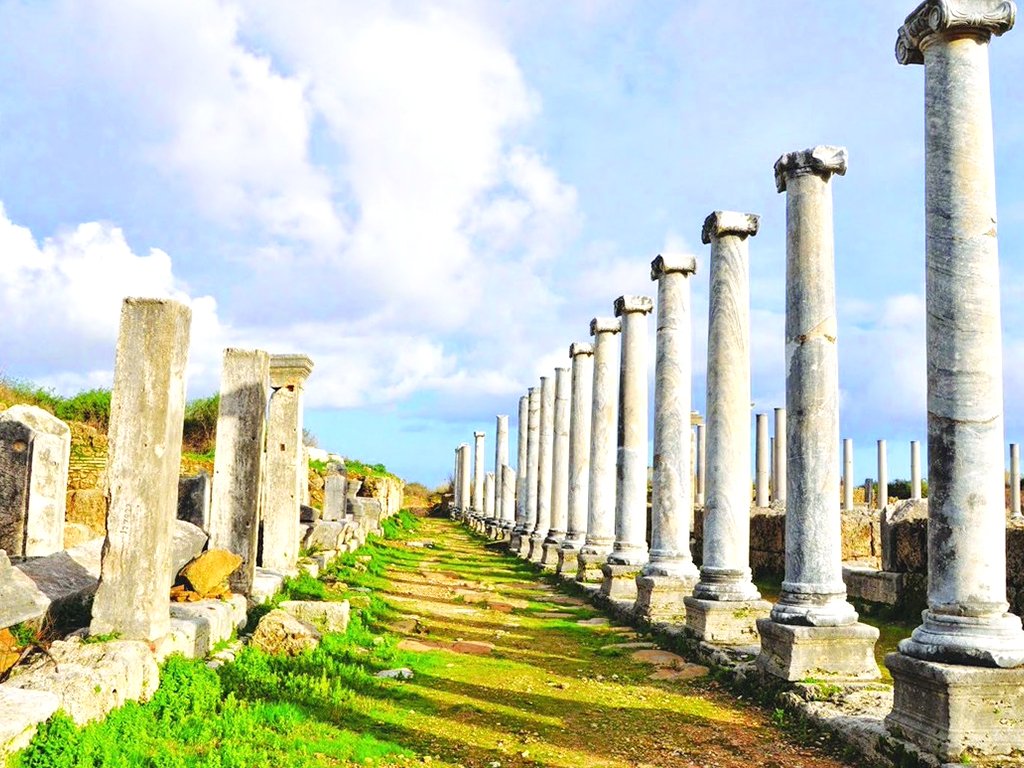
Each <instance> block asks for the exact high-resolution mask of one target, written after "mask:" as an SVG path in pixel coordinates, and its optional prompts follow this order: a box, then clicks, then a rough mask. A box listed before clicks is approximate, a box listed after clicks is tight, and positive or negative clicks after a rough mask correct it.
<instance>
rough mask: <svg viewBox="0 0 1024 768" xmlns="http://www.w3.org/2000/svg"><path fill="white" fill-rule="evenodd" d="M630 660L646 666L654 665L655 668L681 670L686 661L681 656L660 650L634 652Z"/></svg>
mask: <svg viewBox="0 0 1024 768" xmlns="http://www.w3.org/2000/svg"><path fill="white" fill-rule="evenodd" d="M630 658H632V659H633V660H634V661H642V662H645V663H647V664H654V665H655V666H657V667H676V668H682V667H684V666H685V665H686V663H687V661H686V659H684V658H683V657H682V656H680V655H679V654H676V653H671V652H669V651H662V650H660V649H652V650H641V651H635V652H634V653H633V654H631V656H630Z"/></svg>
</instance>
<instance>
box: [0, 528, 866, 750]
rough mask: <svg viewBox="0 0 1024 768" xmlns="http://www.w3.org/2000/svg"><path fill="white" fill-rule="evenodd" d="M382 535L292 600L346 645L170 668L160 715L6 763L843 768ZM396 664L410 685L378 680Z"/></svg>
mask: <svg viewBox="0 0 1024 768" xmlns="http://www.w3.org/2000/svg"><path fill="white" fill-rule="evenodd" d="M387 533H388V538H387V539H379V540H375V541H373V542H372V543H371V544H370V545H368V547H366V548H364V550H361V551H360V552H359V553H357V554H354V555H346V556H344V557H343V558H341V559H339V561H337V563H336V564H335V565H334V566H333V567H331V568H329V569H328V570H327V571H326V572H325V573H324V574H323V575H322V577H321V584H320V585H319V586H313V585H312V584H310V583H308V582H296V583H293V584H292V585H290V587H289V591H290V592H291V593H292V595H293V596H295V595H296V593H298V594H301V595H303V596H307V597H320V598H325V599H340V598H348V599H350V600H351V601H352V603H353V606H354V608H355V609H356V612H355V618H354V619H353V621H352V622H351V625H350V627H349V629H348V631H347V632H346V633H344V634H334V635H328V636H326V637H325V639H324V642H323V643H322V644H321V646H320V647H319V648H318V649H317V650H315V651H313V652H309V653H306V654H304V655H302V656H299V657H297V658H277V657H271V656H268V655H266V654H264V653H261V652H260V651H257V650H255V649H252V648H247V649H246V650H245V651H243V652H242V653H241V654H240V655H239V656H238V658H237V659H236V661H235V662H233V663H231V664H227V665H225V666H223V667H221V668H220V669H218V670H216V671H213V670H209V669H207V668H206V666H205V665H204V664H203V663H202V662H195V661H185V660H183V659H175V660H172V661H170V662H168V663H167V664H166V665H165V668H164V670H163V674H162V683H161V689H160V692H159V693H158V695H157V696H156V698H155V699H154V700H153V701H151V702H149V703H146V704H142V705H138V704H132V705H129V706H126V707H124V708H122V709H121V710H119V711H117V712H115V713H113V714H112V715H111V716H110V717H108V718H107V720H105V721H104V722H102V723H96V724H92V725H89V726H87V727H85V728H84V729H78V728H75V727H74V726H73V725H72V724H71V723H70V722H69V721H68V720H67V719H66V718H63V717H57V718H55V719H54V720H51V721H50V723H49V724H47V725H46V726H45V727H44V728H43V729H41V731H40V733H39V735H38V736H37V737H36V739H35V740H34V742H33V744H32V745H31V747H30V749H29V750H27V751H26V752H24V753H22V754H21V755H20V756H18V757H17V758H15V761H14V764H15V765H19V766H22V768H41V767H42V766H46V767H47V768H65V767H68V768H71V767H75V768H78V767H79V766H81V767H83V768H84V766H89V767H90V768H93V767H101V766H103V767H106V766H117V767H118V768H120V767H122V766H153V767H154V768H178V767H179V766H203V767H204V768H205V767H210V768H213V767H216V768H229V767H230V768H234V767H236V766H238V767H239V768H241V766H245V768H257V767H259V766H289V767H292V766H296V767H298V768H305V767H306V766H310V767H312V766H317V767H319V766H341V765H351V764H360V765H378V766H401V765H411V764H424V763H430V764H431V765H434V766H441V767H443V768H456V766H465V767H466V768H505V767H516V768H519V767H526V766H566V767H567V768H568V767H569V766H572V767H574V768H575V767H576V766H600V767H607V768H612V767H615V768H630V767H634V766H642V767H643V768H654V767H655V766H663V767H674V766H721V767H728V768H732V767H734V766H743V767H744V768H748V767H749V766H773V767H775V768H781V767H782V766H786V767H787V768H790V767H799V766H807V767H811V766H815V767H817V766H839V765H843V764H844V763H842V762H840V761H839V760H837V759H836V758H834V757H831V756H829V755H827V754H825V752H824V751H822V750H820V749H818V748H817V747H815V746H813V745H809V744H808V743H807V740H806V739H804V740H802V741H800V742H798V741H796V740H794V738H793V736H792V734H790V733H788V732H786V731H784V730H780V729H779V728H778V722H773V719H774V720H775V721H778V720H779V717H778V713H772V712H766V711H764V710H762V709H760V708H759V707H757V706H755V705H753V704H749V703H747V702H745V701H743V700H737V699H736V698H735V696H733V695H731V694H728V693H727V692H725V691H724V690H721V689H719V687H718V685H717V683H716V682H715V681H714V680H713V678H712V677H711V676H710V675H702V674H701V672H702V670H700V669H696V668H693V667H690V666H688V665H685V663H682V662H681V660H680V664H679V665H677V666H675V667H673V668H670V669H668V673H669V674H667V675H662V676H664V677H668V678H670V679H652V675H657V674H658V672H659V668H658V667H654V666H652V665H651V663H649V662H646V661H642V660H639V659H635V658H634V657H633V655H634V654H635V653H636V652H637V649H636V648H635V647H632V648H631V647H629V645H630V644H635V643H638V642H640V643H644V642H646V640H647V639H646V638H643V637H640V636H638V635H637V634H636V633H635V632H634V631H633V630H631V629H630V628H628V627H618V626H615V625H613V624H609V623H607V622H604V621H603V620H602V618H601V617H600V615H599V614H598V613H597V612H596V611H595V610H594V609H593V608H591V607H590V606H588V605H586V604H584V603H582V601H580V600H578V599H576V598H574V597H572V596H570V595H568V594H564V593H560V592H559V591H557V589H556V586H555V585H554V584H553V582H550V581H545V580H539V579H538V577H537V575H536V571H535V570H534V569H533V567H532V566H530V565H528V564H525V563H523V562H521V561H519V560H517V559H515V558H511V557H508V556H507V555H504V554H502V553H501V551H500V550H499V547H498V546H497V545H485V544H484V542H483V541H482V540H481V539H479V538H476V537H474V536H473V535H472V534H470V533H468V532H466V531H465V530H464V529H462V528H460V527H458V526H456V525H455V524H454V523H451V522H449V521H447V520H439V519H430V518H427V519H420V520H418V521H413V520H412V518H411V516H409V515H407V514H406V515H403V516H402V517H401V518H400V520H398V521H396V522H390V523H389V527H388V531H387ZM580 622H588V623H580ZM644 650H648V652H649V650H650V649H644ZM671 666H672V665H670V667H671ZM402 667H405V668H408V669H410V670H411V671H412V673H413V677H412V678H411V679H409V680H406V681H399V680H391V679H381V678H377V677H374V674H375V673H377V672H379V671H382V670H393V669H397V668H402ZM680 670H683V671H686V672H687V673H693V674H694V675H695V676H693V677H691V676H690V675H689V674H685V675H676V674H675V672H678V671H680ZM660 671H661V672H666V669H665V668H662V669H661V670H660ZM672 678H675V679H672ZM684 678H686V679H684ZM773 715H775V717H774V718H773ZM849 764H851V765H853V764H855V763H849Z"/></svg>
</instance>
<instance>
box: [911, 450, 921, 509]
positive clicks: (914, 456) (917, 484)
mask: <svg viewBox="0 0 1024 768" xmlns="http://www.w3.org/2000/svg"><path fill="white" fill-rule="evenodd" d="M910 498H912V499H914V500H920V499H921V443H919V442H918V441H917V440H911V441H910Z"/></svg>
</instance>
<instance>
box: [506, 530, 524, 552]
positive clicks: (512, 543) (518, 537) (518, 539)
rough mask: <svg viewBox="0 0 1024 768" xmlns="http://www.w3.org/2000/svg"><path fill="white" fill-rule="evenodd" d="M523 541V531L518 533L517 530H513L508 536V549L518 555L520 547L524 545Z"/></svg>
mask: <svg viewBox="0 0 1024 768" xmlns="http://www.w3.org/2000/svg"><path fill="white" fill-rule="evenodd" d="M522 543H523V534H522V532H519V533H516V531H514V530H513V531H512V532H511V533H510V534H509V537H508V551H509V552H510V553H512V554H513V555H518V554H519V548H520V547H521V546H522Z"/></svg>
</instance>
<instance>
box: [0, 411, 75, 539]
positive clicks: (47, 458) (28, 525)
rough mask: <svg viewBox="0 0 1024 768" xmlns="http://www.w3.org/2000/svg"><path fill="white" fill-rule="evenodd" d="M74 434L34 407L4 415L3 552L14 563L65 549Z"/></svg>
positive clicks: (0, 475) (0, 468)
mask: <svg viewBox="0 0 1024 768" xmlns="http://www.w3.org/2000/svg"><path fill="white" fill-rule="evenodd" d="M70 461H71V430H70V429H69V428H68V425H67V424H65V423H64V422H63V421H61V420H60V419H58V418H57V417H56V416H54V415H53V414H51V413H49V412H47V411H44V410H43V409H42V408H37V407H36V406H33V405H12V406H11V407H10V408H8V409H7V410H6V411H4V412H3V413H0V549H3V550H4V551H5V552H7V554H8V555H9V556H10V557H12V558H15V559H17V558H21V557H43V556H45V555H52V554H53V553H54V552H60V551H61V550H62V549H64V515H65V511H66V508H67V489H68V466H69V463H70Z"/></svg>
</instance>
